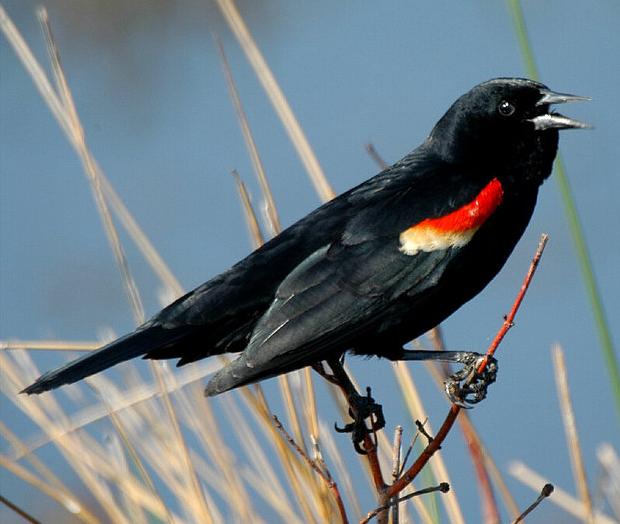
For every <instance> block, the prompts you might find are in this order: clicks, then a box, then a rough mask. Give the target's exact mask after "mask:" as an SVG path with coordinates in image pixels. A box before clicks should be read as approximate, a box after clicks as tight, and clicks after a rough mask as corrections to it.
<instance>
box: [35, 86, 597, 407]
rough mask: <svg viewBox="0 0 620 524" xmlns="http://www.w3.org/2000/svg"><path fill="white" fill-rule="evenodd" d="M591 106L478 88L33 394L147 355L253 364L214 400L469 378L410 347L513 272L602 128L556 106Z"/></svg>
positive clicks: (221, 386)
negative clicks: (326, 372) (357, 370)
mask: <svg viewBox="0 0 620 524" xmlns="http://www.w3.org/2000/svg"><path fill="white" fill-rule="evenodd" d="M585 99H586V98H584V97H579V96H573V95H566V94H560V93H555V92H553V91H550V90H549V89H548V88H547V87H546V86H545V85H543V84H540V83H537V82H533V81H531V80H526V79H519V78H499V79H494V80H490V81H488V82H484V83H482V84H480V85H478V86H476V87H474V88H473V89H472V90H470V91H469V92H468V93H466V94H465V95H463V96H461V97H460V98H459V99H458V100H457V101H456V102H455V103H454V104H453V105H452V107H450V109H448V111H447V112H446V113H445V115H444V116H443V117H442V118H441V119H440V120H439V122H438V123H437V124H436V125H435V127H434V128H433V130H432V131H431V133H430V135H429V136H428V138H427V139H426V140H425V142H424V143H423V144H422V145H420V146H419V147H418V148H417V149H415V150H414V151H413V152H411V153H409V154H408V155H407V156H405V157H404V158H403V159H402V160H400V161H398V162H396V163H395V164H394V165H392V166H391V167H388V168H387V169H385V170H384V171H382V172H381V173H379V174H378V175H376V176H375V177H373V178H371V179H370V180H367V181H366V182H363V183H362V184H360V185H359V186H357V187H354V188H353V189H351V190H349V191H347V192H346V193H344V194H342V195H340V196H338V197H337V198H335V199H333V200H332V201H330V202H327V203H326V204H324V205H322V206H321V207H319V208H318V209H316V210H315V211H313V212H312V213H310V214H309V215H307V216H306V217H304V218H302V219H301V220H299V221H298V222H297V223H295V224H293V225H292V226H290V227H289V228H288V229H286V230H285V231H283V232H282V233H281V234H279V235H278V236H277V237H275V238H273V239H272V240H270V241H269V242H267V243H266V244H265V245H263V246H262V247H261V248H259V249H257V250H256V251H254V252H253V253H252V254H250V255H249V256H248V257H246V258H245V259H243V260H241V261H240V262H238V263H237V264H236V265H234V266H233V267H232V268H230V269H229V270H228V271H226V272H224V273H222V274H221V275H219V276H216V277H215V278H213V279H211V280H209V281H208V282H206V283H205V284H202V285H201V286H199V287H198V288H196V289H194V290H193V291H191V292H189V293H187V294H186V295H185V296H183V297H181V298H179V299H178V300H176V301H175V302H174V303H172V304H171V305H169V306H168V307H166V308H165V309H163V310H162V311H161V312H159V313H158V314H156V315H155V316H154V317H153V318H152V319H151V320H149V321H148V322H146V323H145V324H143V325H142V326H140V327H139V328H137V329H136V330H135V331H134V332H133V333H130V334H128V335H125V336H124V337H122V338H119V339H118V340H116V341H115V342H112V343H111V344H108V345H107V346H105V347H103V348H102V349H100V350H98V351H95V352H93V353H90V354H88V355H86V356H83V357H82V358H79V359H77V360H75V361H73V362H71V363H69V364H67V365H65V366H63V367H61V368H59V369H57V370H54V371H50V372H48V373H46V374H44V375H43V376H41V377H40V378H39V379H38V380H37V381H36V382H35V383H34V384H32V385H31V386H29V387H27V388H26V389H24V392H25V393H29V394H31V393H42V392H44V391H47V390H50V389H53V388H57V387H58V386H61V385H63V384H69V383H73V382H75V381H77V380H80V379H82V378H84V377H87V376H89V375H92V374H93V373H97V372H99V371H102V370H104V369H106V368H108V367H110V366H113V365H114V364H117V363H119V362H122V361H125V360H128V359H131V358H134V357H138V356H142V357H143V358H149V359H167V358H179V359H180V360H179V361H178V364H177V365H183V364H187V363H189V362H193V361H195V360H198V359H202V358H205V357H208V356H211V355H219V354H223V353H240V354H239V356H238V357H237V358H236V360H233V361H232V362H231V363H230V364H228V365H226V366H224V367H223V368H222V369H221V370H220V371H218V372H217V373H216V374H215V375H214V376H213V377H212V378H211V380H210V381H209V383H208V384H207V387H206V395H208V396H211V395H217V394H219V393H222V392H224V391H227V390H230V389H233V388H236V387H239V386H242V385H245V384H250V383H252V382H256V381H258V380H262V379H265V378H268V377H273V376H276V375H279V374H281V373H286V372H288V371H293V370H296V369H300V368H302V367H304V366H309V365H313V366H316V365H317V364H318V363H320V362H321V361H324V360H328V361H329V360H331V361H334V360H335V359H338V358H340V357H341V356H342V355H343V354H344V353H346V352H351V353H354V354H361V355H377V356H380V357H385V358H388V359H390V360H425V359H438V360H453V361H456V362H461V363H463V364H465V366H466V370H465V371H470V370H471V369H473V366H475V365H476V363H477V362H478V360H477V359H478V357H479V355H478V354H476V353H466V352H433V351H412V350H406V349H404V348H403V344H406V343H407V342H408V341H409V340H411V339H413V338H415V337H418V336H419V335H422V334H423V333H424V332H426V331H427V330H429V329H431V328H432V327H434V326H436V325H437V324H439V323H440V322H441V321H442V320H444V319H445V318H446V317H448V316H449V315H451V314H452V313H453V312H454V311H455V310H457V309H458V308H459V307H460V306H461V305H463V304H464V303H465V302H467V301H468V300H470V299H471V298H473V297H474V296H475V295H476V294H478V293H479V292H480V291H481V290H482V289H483V288H484V287H485V286H486V285H487V284H488V283H489V282H490V281H491V279H492V278H493V277H494V276H495V275H496V274H497V273H498V271H499V270H500V269H501V267H502V266H503V265H504V263H505V262H506V259H507V258H508V256H509V255H510V253H511V252H512V250H513V248H514V247H515V244H516V243H517V241H518V240H519V238H520V237H521V235H522V234H523V232H524V230H525V228H526V226H527V224H528V222H529V220H530V217H531V216H532V212H533V210H534V206H535V204H536V198H537V195H538V189H539V187H540V185H541V184H542V183H543V182H544V180H545V179H546V178H547V177H549V175H550V174H551V169H552V163H553V159H554V158H555V155H556V151H557V145H558V130H560V129H572V128H585V127H588V126H587V125H586V124H583V123H581V122H578V121H576V120H573V119H571V118H568V117H565V116H562V115H560V114H558V113H555V112H553V111H551V107H550V106H551V105H552V104H558V103H564V102H572V101H577V100H585ZM465 374H466V373H461V374H460V375H458V377H457V379H459V378H462V377H463V376H464V375H465ZM489 380H492V379H491V378H489V379H488V380H487V382H488V381H489ZM485 390H486V384H484V383H483V384H481V385H479V387H477V388H474V389H471V388H470V389H467V390H464V391H461V392H460V393H456V394H453V395H452V397H453V400H455V401H458V402H476V401H477V400H480V398H482V397H483V396H484V392H485ZM455 391H457V392H458V391H459V390H458V388H456V390H455ZM470 397H471V398H470Z"/></svg>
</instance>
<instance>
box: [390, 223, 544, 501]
mask: <svg viewBox="0 0 620 524" xmlns="http://www.w3.org/2000/svg"><path fill="white" fill-rule="evenodd" d="M548 238H549V237H548V236H547V235H546V234H543V235H542V236H541V238H540V242H539V243H538V248H537V249H536V253H535V255H534V258H533V259H532V262H531V264H530V267H529V270H528V272H527V274H526V275H525V278H524V279H523V283H522V284H521V289H520V290H519V293H518V294H517V297H516V298H515V300H514V302H513V304H512V308H511V309H510V313H508V315H506V317H505V319H504V323H503V324H502V326H501V328H500V329H499V331H498V332H497V335H495V338H494V339H493V342H491V345H490V346H489V349H488V350H487V356H492V355H493V354H494V353H495V351H496V350H497V348H498V346H499V344H500V343H501V341H502V340H503V339H504V336H506V333H507V332H508V330H509V329H510V328H511V327H512V326H513V323H514V318H515V315H516V314H517V311H518V310H519V306H520V305H521V302H523V298H524V297H525V293H526V292H527V289H528V287H529V285H530V282H531V281H532V278H533V276H534V273H535V272H536V268H537V267H538V263H539V262H540V257H541V256H542V253H543V251H544V249H545V245H546V244H547V240H548ZM486 364H487V363H486V360H485V361H484V362H483V363H482V364H481V365H480V367H479V368H478V373H481V372H482V371H484V368H485V367H486ZM460 411H461V408H460V407H459V406H457V405H456V404H452V406H450V411H448V414H447V416H446V418H445V420H444V422H443V424H442V425H441V428H439V431H438V433H437V435H435V438H434V439H433V440H432V441H431V442H429V443H428V445H427V446H426V447H425V448H424V450H423V451H422V453H421V454H420V456H419V457H418V458H417V460H416V461H415V462H414V463H413V464H412V465H411V466H410V467H409V469H407V471H405V473H404V474H403V476H402V477H401V478H400V479H398V480H397V481H396V482H394V484H392V485H391V486H389V487H388V488H387V489H386V490H385V497H386V498H388V499H390V498H392V497H394V496H396V495H397V494H398V493H400V492H401V491H402V490H403V489H405V487H407V486H408V485H409V483H410V482H411V481H412V480H413V479H414V478H415V477H416V476H417V475H418V473H420V471H421V470H422V468H423V467H424V466H425V465H426V464H427V462H428V461H429V460H430V458H431V457H432V456H433V454H434V453H435V452H436V451H437V450H438V449H439V448H440V446H441V444H442V443H443V441H444V440H445V438H446V436H447V435H448V433H449V432H450V429H452V426H453V425H454V422H455V420H456V418H457V416H458V414H459V412H460Z"/></svg>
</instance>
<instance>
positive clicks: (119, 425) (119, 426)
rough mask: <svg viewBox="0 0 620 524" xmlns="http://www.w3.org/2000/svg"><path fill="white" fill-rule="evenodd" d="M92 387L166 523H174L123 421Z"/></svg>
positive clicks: (104, 398) (103, 397)
mask: <svg viewBox="0 0 620 524" xmlns="http://www.w3.org/2000/svg"><path fill="white" fill-rule="evenodd" d="M92 387H93V388H94V389H95V391H96V392H97V394H98V395H99V397H100V399H101V402H102V404H103V405H104V406H105V408H106V410H107V412H108V417H109V419H110V421H111V422H112V425H113V426H114V429H116V432H117V433H118V435H119V437H120V438H121V440H122V441H123V444H124V446H125V448H126V449H127V451H128V452H129V454H130V456H131V459H132V460H133V463H134V464H135V466H136V467H137V468H138V471H139V472H140V476H141V477H142V480H143V481H144V483H145V484H146V485H147V487H148V488H149V489H150V490H151V493H152V494H153V496H154V497H155V498H156V499H157V500H158V501H159V503H160V506H161V512H162V514H163V515H165V519H166V522H168V523H169V524H172V523H173V522H174V519H173V518H172V515H171V513H170V510H169V509H168V507H167V506H166V504H165V503H164V501H163V500H162V497H161V495H160V493H159V492H158V491H157V488H156V487H155V483H154V482H153V479H152V478H151V475H150V474H149V472H148V470H147V469H146V467H145V466H144V464H143V462H142V460H141V459H140V455H139V454H138V452H137V450H136V448H135V446H134V445H133V444H132V442H131V439H130V437H129V435H128V434H127V431H126V430H125V427H124V426H123V422H122V421H121V419H120V417H119V416H118V415H117V414H116V413H115V412H114V411H113V410H112V409H110V406H109V405H108V403H107V401H106V397H105V396H104V395H102V394H101V392H100V391H99V390H98V389H97V388H96V387H94V386H92Z"/></svg>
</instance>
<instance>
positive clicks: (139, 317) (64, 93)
mask: <svg viewBox="0 0 620 524" xmlns="http://www.w3.org/2000/svg"><path fill="white" fill-rule="evenodd" d="M37 16H38V17H39V21H40V22H41V27H42V28H43V33H44V35H45V39H46V43H47V49H48V52H49V56H50V61H51V63H52V69H53V71H54V75H55V78H56V84H57V89H58V95H59V98H60V102H61V105H62V107H63V108H64V110H65V114H66V120H67V121H68V122H69V128H68V131H69V138H70V141H71V144H72V145H73V147H74V148H75V151H76V153H77V154H78V156H79V157H80V160H81V162H82V167H83V168H84V173H85V174H86V176H87V178H88V180H89V182H90V184H91V190H92V192H93V198H94V200H95V203H96V205H97V210H98V211H99V215H100V217H101V221H102V222H103V226H104V230H105V233H106V236H107V237H108V241H109V243H110V247H111V248H112V252H113V253H114V258H115V259H116V264H117V266H118V268H119V270H120V271H121V276H122V281H123V285H124V287H125V292H126V293H127V297H128V299H129V302H130V304H131V310H132V312H133V315H134V320H135V322H136V324H141V323H142V322H144V307H143V306H142V301H141V300H140V295H139V293H138V288H137V286H136V283H135V281H134V279H133V276H132V275H131V272H130V270H129V264H128V263H127V257H126V256H125V252H124V250H123V247H122V245H121V241H120V238H119V235H118V232H117V231H116V228H115V227H114V222H113V220H112V215H111V214H110V210H109V208H108V205H107V203H106V200H105V198H104V196H103V192H102V189H101V179H100V177H99V173H100V170H99V167H98V166H97V164H96V162H95V159H94V158H93V156H92V154H91V152H90V150H89V148H88V146H87V144H86V136H85V133H84V129H83V128H82V125H81V123H80V120H79V117H78V114H77V110H76V108H75V103H74V101H73V96H72V94H71V90H70V89H69V86H68V84H67V80H66V77H65V74H64V71H63V69H62V65H61V62H60V54H59V52H58V48H57V47H56V43H55V41H54V38H53V35H52V30H51V27H50V24H49V18H48V15H47V10H46V9H45V8H39V9H38V10H37Z"/></svg>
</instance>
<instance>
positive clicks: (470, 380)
mask: <svg viewBox="0 0 620 524" xmlns="http://www.w3.org/2000/svg"><path fill="white" fill-rule="evenodd" d="M485 360H486V363H487V364H486V366H485V368H484V371H482V373H478V368H479V367H480V365H481V364H482V363H483V362H484V361H485ZM463 364H464V366H463V368H462V369H461V370H459V371H457V372H456V373H454V374H452V375H451V376H450V377H448V379H446V381H445V382H444V388H445V390H446V394H447V395H448V398H449V399H450V401H451V402H452V403H454V404H456V405H457V406H460V407H461V408H465V409H470V408H471V407H472V406H471V405H472V404H477V403H478V402H481V401H482V400H484V399H485V398H486V396H487V388H488V387H489V386H490V385H491V384H492V383H493V382H495V379H496V377H497V368H498V366H497V360H495V359H494V358H493V357H489V356H487V355H479V354H477V353H472V354H471V356H469V357H467V358H466V359H464V360H463ZM461 384H462V385H461Z"/></svg>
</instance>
